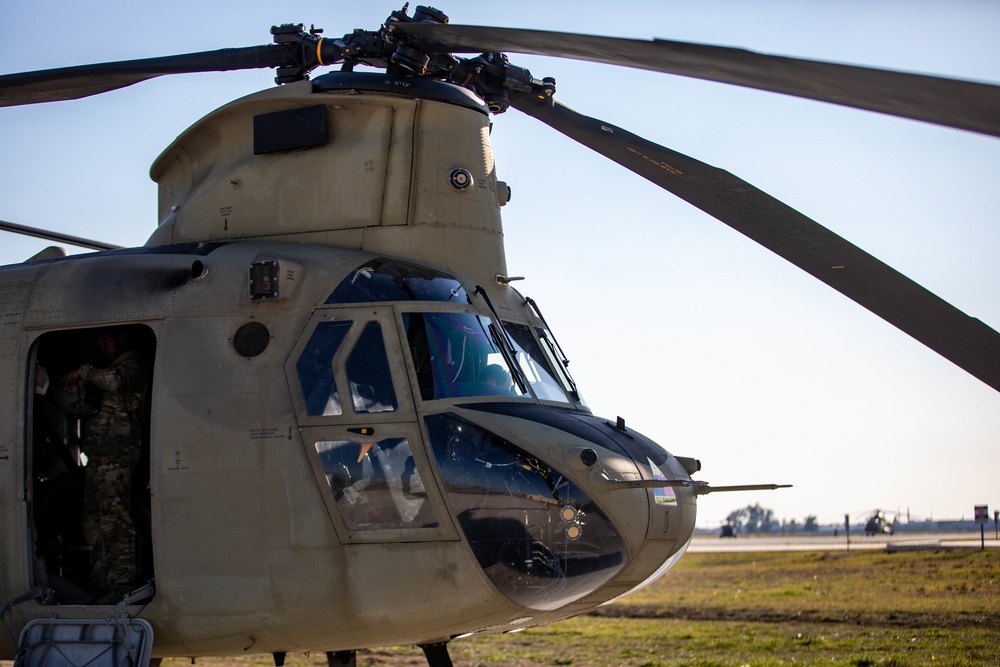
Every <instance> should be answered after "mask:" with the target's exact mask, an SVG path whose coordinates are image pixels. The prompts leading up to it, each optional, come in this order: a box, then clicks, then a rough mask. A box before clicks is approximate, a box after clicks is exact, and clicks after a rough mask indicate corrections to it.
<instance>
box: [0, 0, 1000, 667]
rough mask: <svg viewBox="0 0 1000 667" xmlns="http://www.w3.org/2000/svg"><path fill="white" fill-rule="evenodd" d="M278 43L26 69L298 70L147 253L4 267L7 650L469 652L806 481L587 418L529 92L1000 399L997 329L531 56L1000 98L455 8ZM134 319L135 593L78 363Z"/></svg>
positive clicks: (348, 657)
mask: <svg viewBox="0 0 1000 667" xmlns="http://www.w3.org/2000/svg"><path fill="white" fill-rule="evenodd" d="M271 32H272V35H273V37H274V43H273V44H269V45H266V46H257V47H248V48H242V49H225V50H220V51H213V52H204V53H195V54H186V55H180V56H168V57H163V58H154V59H148V60H137V61H128V62H120V63H106V64H100V65H86V66H80V67H69V68H64V69H57V70H47V71H41V72H31V73H26V74H12V75H5V76H0V105H2V106H12V105H20V104H32V103H44V102H50V101H56V100H69V99H75V98H79V97H84V96H88V95H94V94H99V93H103V92H106V91H110V90H114V89H117V88H121V87H124V86H128V85H132V84H134V83H138V82H140V81H143V80H145V79H149V78H153V77H157V76H161V75H166V74H180V73H185V72H200V71H216V70H232V69H251V68H267V67H271V68H277V77H276V81H277V83H279V84H283V85H281V86H279V87H277V88H273V89H269V90H265V91H262V92H258V93H255V94H252V95H249V96H247V97H244V98H242V99H239V100H236V101H234V102H231V103H229V104H227V105H225V106H223V107H222V108H220V109H218V110H216V111H214V112H212V113H210V114H209V115H207V116H206V117H204V118H203V119H202V120H200V121H198V122H197V123H196V124H195V125H193V126H192V127H191V128H190V129H188V130H187V131H185V132H184V133H183V134H181V135H180V136H179V137H178V138H177V139H176V140H175V141H174V143H173V144H172V145H171V146H169V147H168V148H167V149H166V150H165V151H164V152H163V153H162V155H160V157H159V158H158V159H157V160H156V162H155V163H154V165H153V167H152V171H151V174H152V177H153V179H154V180H155V181H156V182H157V183H158V184H159V224H158V225H157V227H156V229H155V231H154V232H153V233H152V236H151V237H150V239H149V241H148V242H147V244H146V245H145V246H143V247H141V248H132V249H122V248H111V247H107V246H100V245H99V244H95V249H98V250H100V251H99V252H96V253H93V254H85V255H79V256H73V257H67V256H64V253H61V252H59V251H56V250H52V251H45V252H43V253H41V254H40V255H39V256H36V257H33V258H31V259H30V260H28V261H26V262H24V263H23V264H19V265H14V266H7V267H4V268H2V269H0V303H2V306H3V309H2V311H0V312H2V317H0V341H2V345H3V346H4V348H3V350H2V352H3V353H2V355H0V364H2V373H3V375H2V377H6V378H8V379H11V378H14V379H16V380H14V381H8V382H5V383H3V387H2V389H0V392H2V396H0V398H2V400H0V405H2V406H3V407H2V409H3V410H5V411H6V413H5V414H6V417H5V419H3V420H2V424H3V426H2V428H3V433H2V437H0V483H2V488H3V489H4V490H5V492H4V493H3V494H2V495H0V527H2V530H3V535H4V540H3V542H2V547H0V549H2V552H0V562H2V563H3V564H2V567H0V603H2V602H6V606H5V607H4V609H3V611H4V620H5V625H6V626H7V627H8V630H9V632H8V633H6V634H0V658H10V657H12V656H15V654H16V655H17V657H18V659H20V660H23V661H24V662H25V663H26V664H31V663H32V660H34V661H35V662H36V663H38V664H40V663H39V662H38V661H39V660H41V659H40V658H38V657H37V656H38V655H39V654H40V653H41V652H43V651H44V650H48V649H46V648H45V647H53V646H54V647H55V648H54V649H51V650H52V651H53V653H51V654H50V655H55V650H56V649H59V650H60V651H65V652H67V653H71V652H72V651H85V650H86V647H85V646H84V647H83V648H81V646H82V645H83V644H86V642H85V641H84V640H83V639H81V637H83V636H84V635H86V634H87V633H88V632H93V633H98V630H97V628H99V627H111V628H112V629H113V631H114V632H113V634H114V633H119V632H120V633H121V634H114V637H117V638H118V639H120V640H121V642H122V643H123V645H125V648H126V650H128V649H133V648H134V646H133V645H132V644H130V643H129V641H131V640H128V641H126V640H125V639H122V637H123V636H125V635H128V634H129V633H128V632H127V631H126V630H123V629H122V628H126V629H127V628H131V629H132V630H131V632H133V634H135V635H136V636H141V637H140V640H141V641H140V640H137V642H138V643H143V646H144V647H145V648H144V649H143V650H144V651H145V653H143V652H142V651H139V650H138V649H134V650H133V655H132V656H131V658H132V660H133V662H143V661H145V660H148V659H150V658H151V659H153V660H154V661H155V660H156V659H159V658H162V657H166V656H206V655H229V654H245V653H248V652H251V653H265V652H270V653H273V654H274V655H275V659H276V662H278V663H280V662H281V660H282V659H283V655H284V654H285V653H286V652H288V651H306V650H312V651H327V652H328V656H329V659H330V662H331V664H350V663H351V662H353V661H354V651H355V650H356V649H359V648H363V647H371V646H379V645H399V644H415V645H419V646H421V647H423V648H424V651H425V653H426V655H427V658H428V662H429V663H430V664H431V665H435V666H437V665H448V664H450V660H449V658H448V651H447V644H448V642H449V641H451V640H453V639H455V638H456V637H461V636H467V635H470V634H475V633H502V632H516V631H519V630H522V629H524V628H527V627H531V626H535V625H538V624H542V623H548V622H552V621H556V620H559V619H563V618H567V617H570V616H574V615H578V614H581V613H585V612H587V611H588V610H591V609H593V608H595V607H596V606H599V605H602V604H605V603H607V602H609V601H611V600H614V599H616V598H618V597H620V596H622V595H625V594H627V593H629V592H630V591H633V590H635V589H636V588H638V587H641V586H643V585H645V584H646V583H648V582H650V581H652V580H654V579H655V578H656V577H658V576H659V575H661V574H662V573H663V572H665V571H666V570H667V569H668V568H669V567H670V566H671V565H673V564H674V563H675V562H676V561H677V560H678V558H680V556H681V555H682V554H683V553H684V550H685V549H686V546H687V544H688V543H689V541H690V538H691V535H692V531H693V528H694V525H695V512H696V497H697V496H698V495H700V494H704V493H710V492H718V491H732V490H747V489H763V488H775V487H776V486H777V485H773V484H750V485H744V486H727V487H713V486H710V485H709V484H707V483H705V482H702V481H697V480H693V479H692V475H694V474H695V473H696V472H697V471H698V470H699V468H700V463H699V462H698V461H697V460H696V459H693V458H686V457H681V456H675V455H673V454H671V453H668V452H667V451H666V450H665V449H664V448H663V447H661V446H660V445H658V444H656V443H655V442H652V441H651V440H649V439H648V438H645V437H644V436H642V435H641V434H639V433H636V432H635V431H633V430H631V429H630V428H628V427H627V426H626V425H625V423H624V422H623V421H622V420H621V419H615V420H608V419H605V418H601V417H597V416H595V415H593V414H592V413H591V412H590V410H588V409H587V407H586V405H585V404H584V403H583V400H582V398H581V393H580V391H579V390H578V388H577V386H576V384H575V382H574V380H573V378H572V377H571V375H570V373H569V370H568V368H567V362H566V358H565V355H564V354H563V352H562V350H561V349H560V346H559V345H558V343H557V342H556V339H555V337H554V336H553V333H552V330H551V329H550V327H549V325H548V324H547V323H546V321H545V319H544V317H543V316H542V311H541V310H540V308H539V307H538V305H537V304H536V303H535V302H534V301H532V300H531V299H530V298H525V297H523V296H522V295H521V294H520V293H518V292H517V291H516V290H515V289H514V287H513V286H512V284H511V283H512V281H513V280H514V278H512V277H510V276H509V275H508V271H507V267H506V264H505V259H504V248H503V244H502V230H501V222H500V208H501V207H502V206H503V205H504V204H505V203H506V201H507V199H508V198H509V190H508V188H507V186H506V185H505V184H504V183H503V182H500V181H498V180H497V179H496V176H495V173H494V169H493V159H492V154H491V149H490V145H489V125H490V114H491V113H500V112H503V111H505V110H507V109H508V108H509V107H514V108H515V109H517V110H519V111H522V112H524V113H527V114H529V115H531V116H534V117H536V118H537V119H538V120H540V121H541V122H543V123H546V124H548V125H550V126H552V127H553V128H554V129H556V130H558V131H560V132H563V133H565V134H567V135H569V136H570V137H572V138H574V139H575V140H577V141H579V142H581V143H582V144H584V145H586V146H588V147H590V148H593V149H594V150H596V151H598V152H599V153H602V154H604V155H606V156H607V157H609V158H610V159H612V160H615V161H616V162H619V163H620V164H622V165H623V166H625V167H626V168H627V169H630V170H632V171H633V172H635V173H637V174H638V175H640V176H643V177H644V178H647V179H649V180H651V181H653V182H655V183H657V184H658V185H660V186H661V187H663V188H664V189H666V190H668V191H670V192H672V193H674V194H676V195H678V196H680V197H681V198H683V199H685V200H686V201H688V202H690V203H692V204H693V205H695V206H697V207H699V208H702V209H703V210H705V211H707V212H709V213H710V214H712V215H714V216H715V217H717V218H718V219H720V220H721V221H723V222H724V223H726V224H728V225H730V226H732V227H734V228H735V229H737V230H738V231H740V232H742V233H744V234H746V235H747V236H749V237H751V238H753V239H754V240H756V241H758V242H759V243H761V244H762V245H764V246H765V247H767V248H769V249H771V250H773V251H774V252H776V253H778V254H779V255H781V256H782V257H784V258H786V259H788V260H789V261H791V262H793V263H794V264H796V265H797V266H799V267H801V268H803V269H804V270H806V271H807V272H809V273H811V274H812V275H814V276H816V277H817V278H819V279H820V280H822V281H824V282H826V283H827V284H829V285H831V286H832V287H834V288H835V289H837V290H839V291H840V292H842V293H844V294H845V295H846V296H848V297H849V298H851V299H853V300H855V301H857V302H858V303H860V304H861V305H863V306H864V307H866V308H868V309H870V310H871V311H873V312H875V313H876V314H878V315H880V316H881V317H883V318H885V319H886V320H888V321H889V322H890V323H892V324H894V325H895V326H897V327H899V328H900V329H902V330H903V331H905V332H906V333H908V334H910V335H912V336H913V337H915V338H917V339H918V340H920V341H921V342H923V343H925V344H926V345H928V346H929V347H931V348H932V349H934V350H936V351H938V352H939V353H941V354H942V355H943V356H945V357H946V358H948V359H950V360H952V361H953V362H955V363H956V364H957V365H959V366H960V367H962V368H964V369H965V370H967V371H968V372H970V373H972V374H973V375H975V376H976V377H978V378H980V379H981V380H982V381H984V382H986V383H987V384H989V385H991V386H993V387H994V388H997V389H1000V335H998V334H997V333H996V332H995V331H993V330H992V329H989V328H988V327H985V326H984V325H983V324H982V323H980V322H979V321H978V320H975V319H973V318H970V317H968V316H966V315H965V314H963V313H961V312H960V311H958V310H956V309H955V308H953V307H952V306H950V305H949V304H947V303H945V302H944V301H942V300H941V299H939V298H937V297H936V296H934V295H933V294H931V293H930V292H928V291H926V290H924V289H923V288H921V287H920V286H918V285H916V284H915V283H913V282H912V281H910V280H909V279H907V278H906V277H904V276H902V275H901V274H899V273H897V272H895V271H894V270H893V269H891V268H889V267H888V266H886V265H884V264H883V263H881V262H879V261H878V260H877V259H875V258H873V257H871V256H870V255H868V254H867V253H865V252H863V251H861V250H860V249H858V248H857V247H855V246H853V245H851V244H850V243H848V242H847V241H845V240H843V239H841V238H839V237H838V236H836V235H834V234H833V233H831V232H829V231H828V230H826V229H825V228H823V227H821V226H820V225H818V224H817V223H815V222H813V221H812V220H810V219H808V218H806V217H805V216H803V215H802V214H800V213H798V212H796V211H794V210H792V209H790V208H789V207H787V206H786V205H784V204H782V203H781V202H779V201H777V200H776V199H774V198H771V197H769V196H768V195H766V194H765V193H763V192H761V191H759V190H757V189H756V188H753V187H752V186H750V185H749V184H747V183H746V182H744V181H742V180H740V179H738V178H736V177H735V176H733V175H731V174H729V173H727V172H724V171H721V170H719V169H716V168H714V167H710V166H708V165H706V164H704V163H701V162H698V161H697V160H694V159H692V158H689V157H686V156H684V155H681V154H679V153H676V152H673V151H671V150H669V149H667V148H664V147H661V146H658V145H656V144H654V143H651V142H649V141H646V140H644V139H641V138H640V137H637V136H635V135H633V134H631V133H629V132H627V131H625V130H622V129H620V128H617V127H615V126H613V125H610V124H608V123H604V122H601V121H598V120H595V119H593V118H589V117H586V116H583V115H581V114H579V113H577V112H574V111H572V110H570V109H569V108H567V107H565V106H563V105H562V104H560V103H558V102H556V101H555V99H554V92H555V82H554V81H552V80H551V79H538V78H536V77H534V76H533V75H532V74H531V73H530V72H528V71H527V70H525V69H523V68H520V67H517V66H515V65H513V64H511V62H510V61H509V60H508V58H507V57H506V56H505V55H503V53H504V52H519V53H530V54H538V55H549V56H558V57H568V58H577V59H583V60H590V61H596V62H604V63H610V64H617V65H624V66H631V67H641V68H646V69H651V70H656V71H661V72H665V73H672V74H680V75H685V76H692V77H697V78H704V79H709V80H714V81H719V82H724V83H730V84H736V85H742V86H748V87H754V88H759V89H762V90H768V91H774V92H782V93H786V94H792V95H797V96H800V97H807V98H811V99H818V100H822V101H827V102H834V103H838V104H843V105H846V106H853V107H857V108H861V109H867V110H874V111H880V112H883V113H888V114H893V115H897V116H901V117H906V118H914V119H918V120H923V121H927V122H932V123H937V124H942V125H947V126H952V127H958V128H962V129H966V130H970V131H974V132H980V133H985V134H990V135H994V136H1000V89H998V88H996V87H993V86H988V85H982V84H974V83H967V82H961V81H953V80H947V79H939V78H932V77H925V76H919V75H910V74H901V73H895V72H886V71H880V70H871V69H864V68H858V67H848V66H841V65H832V64H828V63H819V62H812V61H804V60H796V59H789V58H780V57H774V56H765V55H761V54H756V53H751V52H747V51H741V50H736V49H728V48H721V47H712V46H704V45H693V44H685V43H680V42H667V41H649V42H647V41H636V40H626V39H616V38H608V37H594V36H586V35H571V34H566V33H555V32H540V31H531V30H515V29H499V28H484V27H473V26H456V25H449V24H448V20H447V17H446V16H445V15H444V14H442V13H441V12H440V11H438V10H435V9H432V8H428V7H418V8H417V9H416V11H415V13H414V15H413V16H409V15H408V14H407V12H406V9H405V8H404V9H403V10H401V11H398V12H393V13H392V15H391V16H390V17H389V18H388V19H387V21H386V22H385V24H384V25H382V26H381V27H380V28H379V29H378V30H373V31H367V30H355V31H353V32H351V33H349V34H347V35H344V36H343V37H342V38H336V39H328V38H324V37H322V35H321V34H320V33H319V31H315V30H311V29H310V30H308V31H307V30H304V29H303V27H302V26H300V25H283V26H278V27H274V28H272V30H271ZM455 53H466V54H479V55H473V56H472V57H468V58H463V57H458V56H456V55H453V54H455ZM334 64H337V65H341V71H339V72H331V73H329V74H325V75H323V76H318V77H316V78H313V79H310V78H309V73H310V72H311V71H312V70H314V69H315V68H317V67H319V66H321V65H334ZM359 65H364V66H373V67H375V68H379V69H380V70H382V71H379V72H361V71H358V72H356V71H354V70H355V68H356V67H357V66H359ZM7 227H8V228H10V229H14V230H16V231H26V232H29V233H32V234H36V235H41V236H43V237H46V238H53V239H56V240H61V241H63V242H68V243H74V244H84V245H86V244H87V243H88V242H87V241H86V240H84V239H80V238H74V237H70V238H66V237H60V236H57V235H53V234H50V233H47V232H43V231H40V230H34V229H28V228H24V227H20V226H17V225H7ZM109 326H113V327H115V330H116V331H119V332H122V333H124V334H126V335H127V336H128V338H129V339H130V341H131V344H132V346H133V347H134V349H135V350H136V351H137V353H138V354H140V355H141V356H143V357H144V358H145V361H146V363H147V365H148V367H149V368H150V369H152V373H151V381H150V388H149V394H148V396H149V399H148V405H147V406H146V413H147V415H146V418H145V431H146V433H145V443H144V450H145V451H144V456H143V458H142V459H141V460H140V463H139V465H138V466H137V469H136V472H135V477H134V479H133V512H132V513H133V518H134V522H135V525H136V535H137V545H138V549H137V551H138V555H137V561H138V563H137V564H138V576H137V577H136V581H135V590H134V591H133V592H132V593H130V594H128V595H126V596H125V597H123V599H122V600H121V602H120V603H119V604H117V605H115V606H113V607H112V606H108V605H103V604H95V603H93V602H92V600H91V597H92V596H91V595H90V592H88V591H87V590H85V588H86V581H87V570H88V567H89V566H88V555H87V552H86V546H85V545H86V542H85V540H84V538H83V534H82V533H83V530H82V519H81V516H80V505H81V492H80V482H79V480H80V477H81V476H82V471H83V469H84V463H85V456H84V455H81V453H80V451H79V441H78V438H77V435H76V434H77V433H78V428H79V422H80V419H81V417H80V415H81V414H83V413H84V412H85V410H84V409H83V408H82V407H81V406H80V404H79V401H77V402H75V403H74V402H72V400H71V399H72V398H73V397H68V396H61V395H60V391H59V382H58V378H60V377H61V376H62V375H63V374H64V373H65V372H66V371H67V370H68V369H70V368H73V367H74V366H75V365H77V364H79V363H80V361H81V360H82V359H84V358H85V357H86V354H87V350H88V349H89V348H90V346H91V345H92V339H93V337H94V336H95V335H96V334H97V333H98V332H101V331H106V330H107V327H109ZM46 379H47V380H48V381H46ZM14 489H17V492H16V493H14V491H13V490H14ZM41 619H45V620H46V622H45V623H39V621H40V620H41ZM106 619H110V622H109V621H107V620H106ZM88 623H89V625H88ZM36 624H37V625H36ZM36 628H37V631H36V632H34V634H32V632H29V631H32V630H33V629H36ZM136 628H138V629H136ZM62 631H67V632H69V633H71V634H72V633H75V634H72V637H70V636H68V635H67V634H66V633H65V632H64V633H63V634H60V632H62ZM87 636H89V635H87ZM19 637H20V640H19ZM96 641H97V640H95V642H96ZM108 641H109V642H111V643H112V644H113V643H114V639H111V640H108ZM138 643H137V644H136V645H135V646H138ZM126 657H129V656H126Z"/></svg>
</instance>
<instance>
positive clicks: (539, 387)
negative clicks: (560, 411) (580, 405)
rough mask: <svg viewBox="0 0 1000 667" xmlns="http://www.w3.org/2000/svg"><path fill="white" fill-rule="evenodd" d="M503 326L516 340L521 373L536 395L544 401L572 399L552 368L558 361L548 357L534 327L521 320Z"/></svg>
mask: <svg viewBox="0 0 1000 667" xmlns="http://www.w3.org/2000/svg"><path fill="white" fill-rule="evenodd" d="M503 326H504V329H506V330H507V333H508V334H509V335H510V337H511V339H512V340H513V342H514V347H515V349H516V350H517V361H518V365H519V366H520V368H521V373H522V375H524V377H525V378H526V379H527V380H528V383H529V384H530V385H531V390H532V391H533V392H534V394H535V396H537V397H538V398H539V399H541V400H543V401H563V402H565V403H568V402H569V401H570V399H569V397H568V396H567V395H566V394H567V392H566V391H565V390H564V389H563V387H562V386H561V385H560V383H559V381H557V380H556V378H557V377H559V376H558V375H557V372H556V371H554V370H553V369H552V362H556V363H558V362H557V361H556V360H555V359H551V360H550V359H549V358H548V356H549V355H547V354H546V353H545V351H543V349H542V347H541V345H539V343H538V341H537V340H536V339H535V337H534V336H533V335H532V333H531V329H532V327H530V326H529V325H527V324H521V323H519V322H504V323H503Z"/></svg>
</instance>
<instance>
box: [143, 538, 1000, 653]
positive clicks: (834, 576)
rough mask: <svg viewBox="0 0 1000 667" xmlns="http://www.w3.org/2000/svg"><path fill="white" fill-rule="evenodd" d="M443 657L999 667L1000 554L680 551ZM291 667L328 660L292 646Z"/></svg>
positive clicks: (458, 645) (409, 650)
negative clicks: (661, 568) (569, 612)
mask: <svg viewBox="0 0 1000 667" xmlns="http://www.w3.org/2000/svg"><path fill="white" fill-rule="evenodd" d="M451 656H452V660H453V662H454V663H455V665H456V666H458V667H472V666H478V665H511V666H514V667H526V666H532V667H535V666H541V665H572V666H574V667H588V666H597V665H601V666H604V665H630V666H636V667H640V666H641V667H667V666H670V667H674V666H678V667H679V666H682V665H689V666H692V667H709V666H712V665H734V666H741V665H753V666H754V667H756V666H770V665H792V664H794V665H855V666H858V667H867V666H875V665H885V666H893V667H903V666H910V665H914V666H915V665H949V666H950V665H958V666H963V665H977V666H978V665H993V666H996V665H1000V549H988V550H986V551H979V550H977V549H961V550H952V551H922V552H902V553H893V554H888V553H885V552H883V551H856V552H837V553H829V552H828V553H815V552H813V553H803V552H767V553H764V552H759V553H716V554H688V555H686V556H685V557H684V558H683V559H682V560H681V562H680V564H679V565H678V566H677V567H675V568H674V569H673V570H671V571H670V573H668V574H667V576H665V577H664V578H662V579H661V580H659V581H658V582H657V583H655V584H653V585H652V586H650V587H648V588H647V589H645V590H643V591H640V592H639V593H637V594H635V595H633V596H631V597H628V598H626V599H625V600H622V601H621V602H619V603H616V604H614V605H611V606H608V607H605V608H603V609H602V610H601V611H600V612H599V613H597V614H592V615H589V616H583V617H579V618H575V619H571V620H568V621H564V622H562V623H557V624H554V625H551V626H547V627H543V628H536V629H532V630H527V631H525V632H522V633H518V634H514V635H500V636H484V637H476V638H468V639H463V640H459V641H456V642H454V643H452V644H451ZM187 664H190V661H189V660H180V659H176V660H165V661H164V662H163V667H180V665H187ZM197 664H198V665H200V666H203V667H228V666H230V665H260V666H262V667H263V666H266V665H273V662H272V660H271V657H270V656H257V657H255V658H249V657H247V658H240V659H221V658H219V659H216V658H211V659H209V658H199V659H198V661H197ZM286 665H288V666H289V667H303V666H306V665H309V666H311V665H318V666H323V665H326V659H325V657H324V655H323V654H312V655H308V656H307V655H305V654H289V655H288V658H287V661H286ZM358 665H359V666H360V665H381V666H386V665H392V666H399V665H414V666H416V665H426V662H425V661H424V659H423V655H422V654H421V653H420V651H419V650H418V649H416V648H413V647H399V648H386V649H373V650H365V651H360V652H359V653H358Z"/></svg>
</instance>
